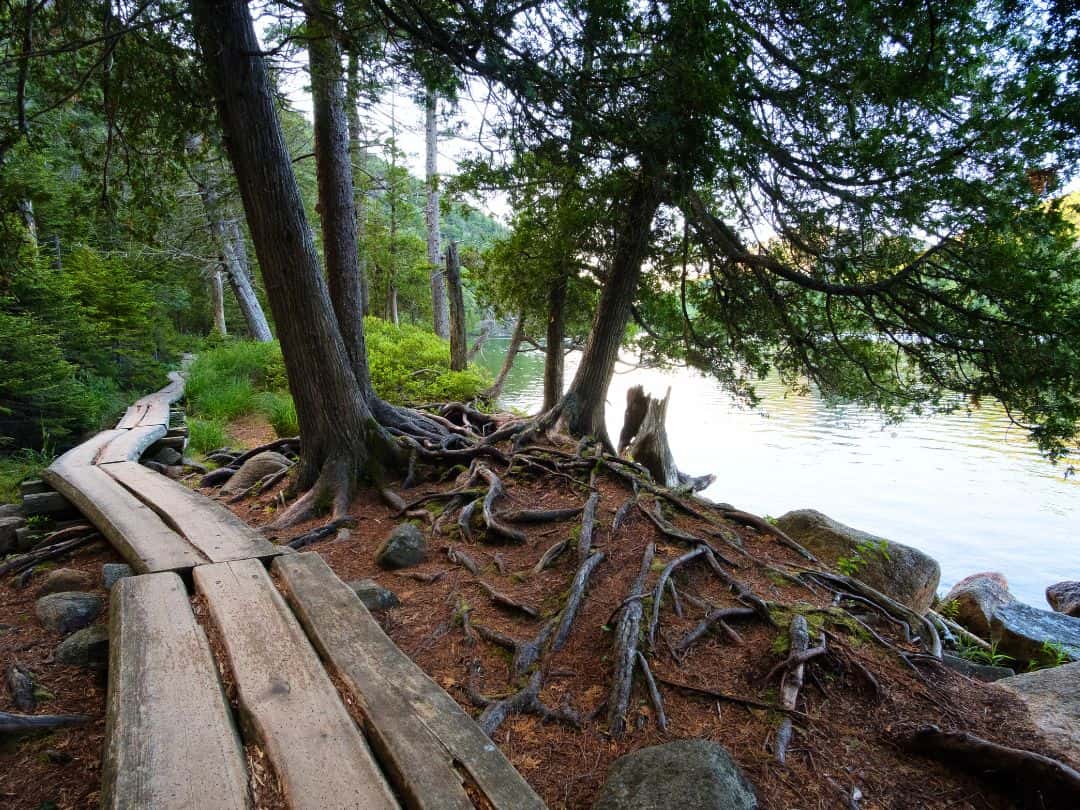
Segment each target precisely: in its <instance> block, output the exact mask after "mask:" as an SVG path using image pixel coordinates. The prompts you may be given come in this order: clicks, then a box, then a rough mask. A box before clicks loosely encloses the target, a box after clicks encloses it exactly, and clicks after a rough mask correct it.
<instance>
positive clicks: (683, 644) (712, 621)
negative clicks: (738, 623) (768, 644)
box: [675, 607, 757, 654]
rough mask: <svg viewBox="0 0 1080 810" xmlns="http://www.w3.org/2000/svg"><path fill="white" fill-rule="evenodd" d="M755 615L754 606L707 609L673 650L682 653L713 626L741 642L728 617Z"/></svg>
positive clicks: (731, 639)
mask: <svg viewBox="0 0 1080 810" xmlns="http://www.w3.org/2000/svg"><path fill="white" fill-rule="evenodd" d="M756 615H757V611H756V610H754V608H748V607H729V608H717V609H715V610H711V611H709V613H707V614H706V616H705V618H704V619H702V620H701V622H700V623H699V624H698V625H697V626H696V627H695V628H694V629H693V630H691V631H690V632H689V633H687V634H686V636H685V637H684V638H683V640H682V641H680V642H679V643H678V644H676V645H675V652H677V653H680V654H681V653H684V652H686V651H687V650H688V649H690V647H692V646H693V645H694V644H695V643H696V642H697V641H698V640H699V639H700V638H702V637H703V636H704V635H705V634H706V633H708V632H709V631H710V630H711V629H712V628H713V626H714V625H715V626H717V627H719V629H720V631H721V632H722V633H723V634H724V635H725V636H726V637H727V638H728V639H729V640H730V641H732V642H734V643H735V644H742V636H740V635H739V634H738V633H736V632H735V631H734V630H732V629H731V627H729V626H728V624H727V622H728V620H730V619H749V618H752V617H753V616H756Z"/></svg>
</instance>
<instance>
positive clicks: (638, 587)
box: [607, 543, 656, 739]
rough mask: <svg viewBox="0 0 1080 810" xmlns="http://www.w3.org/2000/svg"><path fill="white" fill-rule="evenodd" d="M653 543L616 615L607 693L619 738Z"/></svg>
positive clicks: (612, 725)
mask: <svg viewBox="0 0 1080 810" xmlns="http://www.w3.org/2000/svg"><path fill="white" fill-rule="evenodd" d="M655 553H656V545H655V544H654V543H650V544H649V545H648V546H647V547H646V548H645V554H644V555H643V556H642V558H641V568H640V569H639V571H638V575H637V579H635V580H634V584H633V585H632V586H631V588H630V592H629V593H628V594H627V597H626V599H625V600H623V604H622V608H621V609H620V610H619V618H618V620H617V621H616V623H615V654H614V659H615V674H614V676H613V677H612V682H611V692H610V693H609V695H608V700H607V705H608V733H609V734H611V736H612V737H614V738H615V739H618V738H619V737H621V736H622V735H623V733H624V732H625V731H626V713H627V709H628V707H629V704H630V693H631V691H632V690H633V686H634V664H635V661H636V660H637V653H638V648H637V646H638V637H639V636H640V635H641V618H642V614H643V612H644V609H643V606H642V603H641V598H642V596H643V595H644V591H645V579H646V577H648V575H649V571H650V570H651V569H652V561H653V556H654V554H655Z"/></svg>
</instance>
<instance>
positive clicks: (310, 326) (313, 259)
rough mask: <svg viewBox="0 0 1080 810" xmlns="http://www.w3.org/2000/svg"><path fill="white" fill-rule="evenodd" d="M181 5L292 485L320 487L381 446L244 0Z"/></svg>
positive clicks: (370, 460) (359, 466) (365, 464)
mask: <svg viewBox="0 0 1080 810" xmlns="http://www.w3.org/2000/svg"><path fill="white" fill-rule="evenodd" d="M191 9H192V17H193V19H194V22H195V33H196V37H197V39H198V42H199V45H200V48H201V51H202V55H203V58H204V60H205V62H206V68H207V76H208V79H209V83H210V87H211V90H212V92H213V94H214V97H215V101H216V104H217V108H218V114H219V116H220V119H221V125H222V129H223V132H224V134H225V142H226V144H227V147H228V154H229V159H230V161H231V162H232V166H233V170H234V172H235V173H236V180H237V184H238V186H239V189H240V195H241V198H242V199H243V203H244V211H245V213H246V214H247V220H248V223H249V225H250V227H251V235H252V239H253V241H254V243H255V252H256V254H257V256H258V259H259V266H260V267H261V269H262V273H263V277H264V279H265V282H266V292H267V296H268V298H269V300H270V307H271V310H272V311H273V314H274V320H275V321H276V323H277V327H278V336H279V338H280V340H281V350H282V355H283V357H284V360H285V369H286V372H287V374H288V378H289V389H290V391H291V393H292V396H293V400H294V402H295V403H296V413H297V418H298V420H299V423H300V431H301V434H302V435H303V437H304V453H303V457H302V459H301V463H300V465H299V474H298V480H297V486H298V487H299V488H302V489H308V488H310V489H311V491H312V492H317V491H319V490H322V491H325V490H324V489H323V486H317V485H330V484H332V483H334V482H340V481H342V480H345V481H347V480H348V478H349V476H350V475H352V474H355V473H356V472H360V471H364V472H370V471H371V465H372V464H374V463H377V462H378V460H379V457H380V456H381V455H382V454H383V453H384V452H385V453H387V454H388V453H389V452H390V447H389V445H388V444H387V443H386V441H385V436H384V435H383V434H382V432H381V431H380V430H378V429H377V426H376V424H375V422H374V419H373V417H372V414H371V410H370V409H369V407H368V403H367V401H366V400H365V398H364V392H363V390H362V388H361V387H360V385H359V383H358V382H357V380H356V376H355V375H354V373H353V364H352V361H351V358H350V355H349V352H348V351H347V349H346V346H345V341H344V340H343V339H342V336H341V332H340V331H339V329H338V321H337V317H336V316H335V314H334V309H333V306H332V305H331V303H330V295H329V291H328V289H327V286H326V282H325V281H324V279H323V275H322V271H321V268H320V266H319V257H318V253H317V252H316V249H315V243H314V240H313V239H312V235H311V230H310V228H309V227H308V223H307V218H306V216H305V214H304V206H303V200H302V199H301V197H300V190H299V188H298V186H297V184H296V177H295V175H294V174H293V169H292V161H291V158H290V155H289V152H288V149H287V148H286V146H285V137H284V134H283V132H282V129H281V123H280V121H279V120H278V116H277V108H276V105H275V97H274V93H273V88H272V86H271V83H270V79H269V76H268V75H267V71H266V66H265V64H264V63H263V58H262V55H261V50H262V49H261V45H260V44H259V40H258V38H257V37H256V36H255V29H254V26H253V25H252V21H251V15H250V13H249V11H248V5H247V2H245V0H228V2H217V0H193V2H192V4H191ZM373 428H374V429H373ZM337 506H338V504H337V503H335V507H337Z"/></svg>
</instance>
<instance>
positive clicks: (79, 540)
mask: <svg viewBox="0 0 1080 810" xmlns="http://www.w3.org/2000/svg"><path fill="white" fill-rule="evenodd" d="M100 539H101V535H100V534H98V533H97V532H96V531H93V532H91V533H89V534H85V535H82V536H81V537H73V538H72V539H70V540H64V541H63V542H60V543H54V544H52V545H49V546H44V547H39V548H36V549H34V550H33V551H30V552H27V553H26V554H21V555H19V556H18V557H15V558H14V559H11V560H8V561H7V562H5V563H3V564H2V565H0V576H3V575H4V574H18V573H20V572H22V571H26V570H28V569H30V568H33V567H34V566H35V565H37V564H38V563H41V562H45V560H52V559H55V558H57V557H60V556H63V555H64V554H67V553H68V552H71V551H74V550H75V549H77V548H81V547H82V546H85V545H89V544H90V543H93V542H95V541H97V540H100Z"/></svg>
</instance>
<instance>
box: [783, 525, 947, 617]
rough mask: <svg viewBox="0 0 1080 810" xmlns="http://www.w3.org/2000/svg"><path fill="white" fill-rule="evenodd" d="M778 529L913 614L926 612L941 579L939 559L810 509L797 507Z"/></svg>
mask: <svg viewBox="0 0 1080 810" xmlns="http://www.w3.org/2000/svg"><path fill="white" fill-rule="evenodd" d="M776 525H777V527H778V528H779V529H781V530H782V531H783V532H785V533H786V534H788V535H790V536H791V537H792V538H794V539H795V540H798V541H799V542H800V543H802V544H803V545H804V546H806V547H807V548H808V549H809V550H810V551H812V552H813V553H814V554H816V555H817V556H818V557H820V558H821V559H822V560H824V561H825V562H827V563H828V564H829V565H832V566H837V564H838V562H840V561H843V563H841V564H840V566H838V567H839V568H840V569H841V570H842V569H844V568H848V569H849V570H852V571H853V573H852V575H853V576H855V577H856V578H858V579H860V580H862V581H863V582H865V583H866V584H867V585H869V586H870V587H871V588H874V589H876V590H879V591H881V592H882V593H883V594H885V595H886V596H891V597H892V598H893V599H895V600H896V601H897V602H902V603H903V604H905V605H907V606H908V607H909V608H911V609H912V610H914V611H915V612H916V613H919V614H924V613H926V611H927V610H929V609H930V605H931V603H932V602H933V601H934V596H935V594H936V592H937V586H938V582H939V581H940V580H941V568H940V566H938V564H937V560H935V559H934V558H933V557H930V556H928V555H926V554H923V553H922V552H921V551H919V550H918V549H914V548H912V547H911V546H905V545H903V544H901V543H894V542H893V541H891V540H885V539H883V538H881V537H876V536H874V535H872V534H868V533H866V532H863V531H859V530H858V529H853V528H851V527H850V526H845V525H844V524H843V523H839V522H838V521H835V520H833V519H832V518H830V517H828V516H827V515H823V514H822V513H821V512H817V511H815V510H813V509H797V510H795V511H793V512H788V513H787V514H786V515H783V516H781V517H780V518H779V519H778V520H777V521H776Z"/></svg>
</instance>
